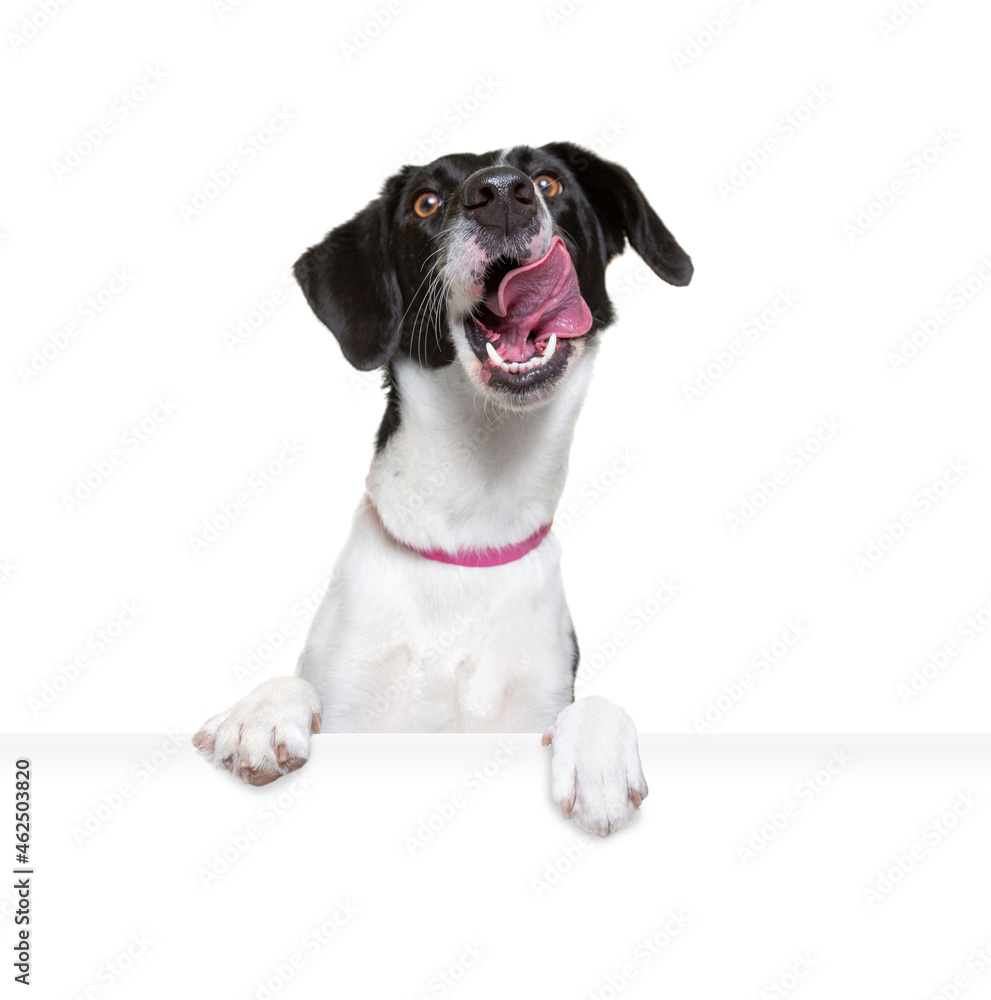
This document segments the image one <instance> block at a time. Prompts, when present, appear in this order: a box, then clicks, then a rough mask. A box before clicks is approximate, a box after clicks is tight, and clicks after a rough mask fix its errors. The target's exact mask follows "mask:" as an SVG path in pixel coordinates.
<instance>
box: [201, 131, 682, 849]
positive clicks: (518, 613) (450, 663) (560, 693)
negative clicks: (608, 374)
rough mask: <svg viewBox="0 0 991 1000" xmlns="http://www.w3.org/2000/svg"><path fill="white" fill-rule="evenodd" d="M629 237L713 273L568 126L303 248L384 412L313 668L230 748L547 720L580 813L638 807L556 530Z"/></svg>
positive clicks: (311, 280) (259, 761) (258, 774)
mask: <svg viewBox="0 0 991 1000" xmlns="http://www.w3.org/2000/svg"><path fill="white" fill-rule="evenodd" d="M627 241H629V243H630V245H631V246H632V247H633V249H634V250H636V252H637V253H638V254H639V255H640V257H641V258H642V259H643V260H644V262H645V263H646V264H647V265H648V266H649V267H650V268H651V270H652V271H654V273H655V274H657V275H658V276H659V277H661V278H662V279H664V280H665V281H666V282H668V283H670V284H671V285H678V286H680V285H687V284H688V283H689V281H690V280H691V277H692V272H693V267H692V263H691V260H690V258H689V257H688V255H687V254H686V253H685V251H684V250H683V249H682V248H681V247H680V246H679V245H678V243H677V241H676V240H675V238H674V237H673V236H672V235H671V233H670V232H669V231H668V229H667V228H666V226H665V225H664V223H663V222H662V221H661V219H660V218H659V217H658V215H657V213H656V212H655V211H654V209H653V208H652V207H651V206H650V204H649V203H648V202H647V200H646V198H645V197H644V194H643V192H642V191H641V189H640V187H639V185H638V184H637V182H636V181H635V180H634V179H633V177H632V176H631V175H630V174H629V172H628V171H627V170H625V169H624V168H623V167H621V166H619V165H618V164H615V163H612V162H609V161H607V160H604V159H602V158H601V157H599V156H598V155H596V154H594V153H592V152H590V151H589V150H587V149H583V148H582V147H580V146H577V145H574V144H572V143H566V142H558V143H550V144H548V145H545V146H541V147H537V148H535V147H529V146H517V147H513V148H510V149H505V150H501V151H496V152H490V153H485V154H481V155H473V154H457V155H449V156H443V157H441V158H440V159H437V160H435V161H434V162H432V163H429V164H427V165H425V166H407V167H404V168H403V169H401V170H400V171H399V172H398V173H397V174H395V175H394V176H393V177H390V178H389V179H388V180H387V181H386V182H385V184H384V186H383V187H382V189H381V193H380V194H379V196H378V197H377V198H376V199H374V200H373V201H372V202H371V203H370V204H369V205H367V206H366V207H365V208H364V209H362V210H361V211H359V212H358V213H357V214H356V215H355V216H354V217H353V218H352V219H351V220H350V221H348V222H345V223H344V224H343V225H340V226H338V227H337V228H336V229H333V230H331V231H330V232H329V233H328V234H327V236H326V237H325V238H324V240H323V242H321V243H319V244H317V245H315V246H312V247H310V249H308V250H307V251H306V252H305V253H304V254H303V255H302V256H301V257H300V258H299V260H298V261H297V262H296V265H295V269H294V273H295V276H296V279H297V281H298V282H299V284H300V286H301V288H302V291H303V294H304V296H305V298H306V301H307V302H308V303H309V305H310V307H311V308H312V310H313V312H314V313H315V314H316V316H317V317H318V318H319V319H320V320H321V321H322V322H323V323H324V324H325V325H326V326H327V327H329V329H330V330H331V331H332V332H333V334H334V335H335V336H336V338H337V340H338V342H339V345H340V348H341V351H342V353H343V355H344V357H345V358H346V359H347V361H348V362H350V363H351V364H352V365H353V366H354V367H355V368H358V369H360V370H362V371H370V370H372V369H377V368H382V369H383V370H384V385H385V389H386V395H387V401H386V408H385V415H384V417H383V418H382V422H381V425H380V426H379V429H378V433H377V436H376V439H375V448H374V457H373V459H372V463H371V471H370V472H369V474H368V477H367V479H366V493H365V496H364V498H363V500H362V502H361V503H360V505H359V507H358V509H357V511H356V513H355V515H354V520H353V524H352V527H351V532H350V535H349V537H348V539H347V542H346V543H345V546H344V549H343V551H342V552H341V554H340V556H339V558H338V561H337V563H336V566H335V569H334V572H333V573H332V575H331V580H330V583H329V586H328V589H327V593H326V595H325V597H324V600H323V602H322V604H321V605H320V607H319V609H318V611H317V613H316V615H315V617H314V619H313V622H312V625H311V628H310V631H309V634H308V636H307V639H306V642H305V646H304V648H303V651H302V654H301V656H300V659H299V663H298V666H297V670H296V674H295V676H293V677H279V678H274V679H270V680H268V681H265V682H264V683H262V684H260V685H259V686H258V687H257V688H256V689H255V690H254V691H252V692H251V693H250V694H249V695H247V696H246V697H245V698H242V699H241V700H240V701H239V702H237V704H235V705H234V706H233V707H231V708H230V709H228V710H227V711H226V712H222V713H220V714H219V715H215V716H214V717H213V718H211V719H209V720H208V721H207V722H206V723H205V724H204V725H203V727H202V728H201V729H200V730H199V732H198V733H196V735H195V736H194V737H193V743H194V745H195V746H196V747H197V749H198V751H199V753H200V754H202V755H203V756H204V757H206V758H207V759H208V760H209V761H210V762H211V763H213V764H214V765H216V766H218V767H221V768H223V769H225V770H227V771H229V772H230V773H231V774H233V775H234V776H235V777H238V778H240V779H242V780H244V781H246V782H249V783H250V784H253V785H264V784H266V783H268V782H269V781H272V780H274V779H275V778H277V777H279V776H280V775H282V774H286V773H289V772H290V771H293V770H295V769H296V768H298V767H300V766H301V765H302V764H304V763H305V762H306V760H307V757H308V756H309V751H310V736H311V733H318V732H320V731H321V729H322V730H323V731H325V732H327V731H329V732H335V733H353V732H432V733H436V732H469V733H470V732H497V733H510V732H514V733H526V732H542V731H544V737H543V743H544V745H545V746H546V745H548V744H550V745H551V747H552V753H553V756H552V761H551V795H552V798H553V799H554V801H555V802H556V803H557V804H558V805H560V806H561V810H562V813H563V815H564V817H565V818H571V819H572V820H574V821H575V822H576V823H577V825H578V826H579V827H581V828H582V829H583V830H586V831H588V832H592V833H596V834H599V835H601V836H605V835H606V834H609V833H611V832H612V831H614V830H618V829H620V828H621V827H623V826H625V825H626V824H627V823H629V822H630V821H631V820H632V819H633V818H634V817H635V816H636V815H637V814H638V810H639V807H640V804H641V802H642V801H643V799H644V798H645V797H646V795H647V784H646V781H645V780H644V775H643V770H642V767H641V763H640V755H639V749H638V744H637V734H636V729H635V727H634V725H633V721H632V720H631V719H630V717H629V716H628V715H627V714H626V712H624V711H623V710H622V709H621V708H619V707H618V706H616V705H614V704H612V703H611V702H609V701H607V700H606V699H604V698H600V697H594V696H590V697H585V698H581V699H579V700H577V701H576V700H575V699H574V679H575V672H576V670H577V666H578V657H579V651H578V644H577V641H576V638H575V631H574V628H573V626H572V621H571V617H570V614H569V612H568V607H567V604H566V602H565V598H564V589H563V586H562V581H561V573H560V568H559V558H560V546H559V543H558V540H557V539H556V538H555V536H554V535H553V534H550V533H549V531H550V526H551V521H552V518H553V515H554V509H555V507H556V505H557V503H558V501H559V499H560V497H561V494H562V491H563V489H564V485H565V478H566V475H567V470H568V454H569V450H570V446H571V441H572V436H573V432H574V427H575V421H576V419H577V417H578V413H579V410H580V408H581V404H582V400H583V398H584V396H585V393H586V389H587V386H588V382H589V377H590V374H591V370H592V362H593V358H594V356H595V354H596V350H597V346H598V343H599V334H600V333H601V332H602V331H603V330H604V329H605V328H606V327H608V326H609V324H610V323H611V322H612V321H613V319H614V313H613V307H612V304H611V303H610V300H609V297H608V295H607V294H606V283H605V274H606V267H607V265H608V263H609V261H610V260H611V259H612V258H613V257H614V256H616V255H617V254H619V253H621V252H622V251H623V249H624V246H625V245H626V242H627Z"/></svg>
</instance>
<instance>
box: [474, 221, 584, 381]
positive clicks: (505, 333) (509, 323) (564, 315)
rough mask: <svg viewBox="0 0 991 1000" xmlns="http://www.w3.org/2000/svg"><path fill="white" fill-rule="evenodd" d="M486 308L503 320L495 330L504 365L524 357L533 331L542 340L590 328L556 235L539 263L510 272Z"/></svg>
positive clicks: (568, 260)
mask: <svg viewBox="0 0 991 1000" xmlns="http://www.w3.org/2000/svg"><path fill="white" fill-rule="evenodd" d="M485 305H486V306H487V307H488V308H489V309H490V310H491V311H492V312H493V313H495V315H496V316H498V317H500V319H501V322H500V323H499V324H498V329H497V330H495V331H493V332H495V333H496V334H498V336H497V338H496V339H497V340H498V342H499V345H498V350H499V353H500V354H501V355H502V357H503V358H505V359H506V360H507V361H508V360H516V359H517V357H522V356H523V355H524V354H526V353H527V350H526V342H527V338H528V337H529V335H530V334H531V333H534V340H535V341H536V340H540V341H545V340H547V339H548V338H549V337H550V335H551V334H552V333H556V334H557V335H558V337H580V336H581V335H582V334H583V333H588V331H589V330H590V329H591V328H592V314H591V313H590V312H589V309H588V306H587V305H586V304H585V300H584V299H583V298H582V297H581V293H580V292H579V291H578V278H577V276H576V275H575V268H574V265H573V264H572V263H571V257H570V256H569V254H568V250H567V248H566V247H565V245H564V240H562V239H561V237H560V236H555V237H554V238H553V239H552V240H551V246H550V249H549V250H548V251H547V253H546V254H544V256H543V257H541V258H540V260H535V261H534V262H533V263H532V264H526V265H524V266H523V267H517V268H516V269H515V270H512V271H510V272H509V273H508V274H507V275H506V276H505V277H504V278H503V279H502V281H501V282H500V283H499V290H498V291H497V292H496V293H495V295H489V296H487V297H486V299H485ZM530 353H532V349H531V351H530ZM511 356H512V357H511Z"/></svg>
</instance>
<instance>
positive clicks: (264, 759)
mask: <svg viewBox="0 0 991 1000" xmlns="http://www.w3.org/2000/svg"><path fill="white" fill-rule="evenodd" d="M322 713H323V705H322V703H321V701H320V696H319V695H318V694H317V692H316V688H314V686H313V685H312V684H311V683H310V682H309V681H306V680H303V679H302V678H301V677H273V678H272V679H271V680H267V681H264V682H263V683H261V684H259V685H258V687H256V688H255V690H254V691H252V692H251V694H249V695H247V696H246V697H244V698H242V699H241V700H240V701H239V702H238V703H237V704H236V705H234V706H233V708H230V709H228V710H227V711H226V712H221V713H220V715H215V716H214V717H213V718H212V719H208V720H207V721H206V722H205V723H204V724H203V726H202V728H201V729H200V731H199V732H198V733H197V734H196V735H195V736H194V737H193V746H195V747H196V749H197V750H198V751H199V753H200V755H201V756H203V757H205V758H206V759H207V760H208V761H209V762H210V763H211V764H213V765H214V766H216V767H219V768H222V769H223V770H225V771H229V772H230V773H231V774H233V775H234V777H236V778H240V779H241V780H242V781H246V782H247V783H248V784H249V785H267V784H268V783H269V782H270V781H274V780H275V779H276V778H278V777H280V776H281V775H283V774H288V773H289V772H290V771H295V770H296V768H298V767H302V766H303V765H304V764H305V763H306V760H307V758H308V757H309V756H310V735H311V733H319V732H320V718H321V715H322Z"/></svg>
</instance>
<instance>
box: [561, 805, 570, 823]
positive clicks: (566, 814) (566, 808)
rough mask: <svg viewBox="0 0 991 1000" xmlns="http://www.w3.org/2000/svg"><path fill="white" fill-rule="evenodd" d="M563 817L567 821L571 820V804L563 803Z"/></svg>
mask: <svg viewBox="0 0 991 1000" xmlns="http://www.w3.org/2000/svg"><path fill="white" fill-rule="evenodd" d="M561 815H562V816H563V817H564V818H565V819H571V803H570V802H562V803H561Z"/></svg>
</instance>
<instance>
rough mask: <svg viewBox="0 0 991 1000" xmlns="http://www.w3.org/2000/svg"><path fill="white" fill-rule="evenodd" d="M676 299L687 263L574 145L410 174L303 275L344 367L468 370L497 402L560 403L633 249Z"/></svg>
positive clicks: (667, 236) (640, 205)
mask: <svg viewBox="0 0 991 1000" xmlns="http://www.w3.org/2000/svg"><path fill="white" fill-rule="evenodd" d="M627 239H628V240H629V242H630V244H631V245H632V246H633V248H634V249H635V250H636V251H637V253H639V254H640V256H641V257H642V258H643V260H644V261H645V262H646V263H647V265H648V266H649V267H650V268H651V269H652V270H653V271H654V272H655V273H656V274H657V275H658V276H660V277H661V278H663V279H664V280H665V281H668V282H670V283H671V284H673V285H687V284H688V282H689V281H690V280H691V277H692V264H691V260H690V259H689V257H688V255H687V254H686V253H685V252H684V250H682V249H681V247H680V246H679V245H678V243H677V242H676V241H675V239H674V237H673V236H672V235H671V233H670V232H668V230H667V228H666V227H665V225H664V223H663V222H661V220H660V219H659V218H658V216H657V213H656V212H655V211H654V210H653V209H652V208H651V206H650V205H649V204H648V203H647V200H646V199H645V198H644V196H643V193H642V192H641V190H640V188H639V186H638V185H637V183H636V181H634V180H633V178H632V177H631V176H630V174H629V173H628V172H627V171H626V170H624V169H623V168H622V167H620V166H618V165H617V164H614V163H609V162H607V161H605V160H602V159H600V158H599V157H598V156H596V155H594V154H593V153H590V152H588V151H587V150H584V149H582V148H580V147H578V146H575V145H572V144H571V143H551V144H549V145H547V146H541V147H539V148H531V147H529V146H518V147H515V148H513V149H511V150H507V151H503V152H492V153H485V154H482V155H470V154H457V155H452V156H444V157H441V158H440V159H438V160H435V161H434V162H433V163H430V164H427V165H426V166H423V167H412V166H409V167H404V168H403V169H402V170H401V171H400V172H399V173H397V174H396V175H395V176H393V177H390V178H389V179H388V180H387V181H386V183H385V185H384V186H383V188H382V193H381V194H380V196H379V197H378V198H376V199H375V200H374V201H373V202H371V203H370V204H369V205H368V206H367V207H366V208H364V209H362V211H360V212H359V213H358V214H357V215H356V216H355V217H354V218H353V219H351V220H350V221H349V222H346V223H344V225H341V226H338V227H337V228H336V229H334V230H332V231H331V232H330V233H328V234H327V236H326V238H325V239H324V241H323V242H322V243H320V244H318V245H317V246H314V247H311V248H310V249H309V250H307V251H306V253H304V254H303V255H302V257H300V259H299V260H298V261H297V262H296V268H295V273H296V277H297V280H298V281H299V283H300V285H301V287H302V289H303V292H304V294H305V295H306V298H307V301H308V302H309V303H310V306H311V307H312V308H313V311H314V312H315V313H316V314H317V316H318V317H319V318H320V320H321V321H322V322H323V323H325V324H326V325H327V326H328V327H329V328H330V329H331V330H332V331H333V333H334V334H335V336H336V337H337V339H338V341H339V342H340V345H341V349H342V351H343V352H344V356H345V357H346V358H347V360H348V361H350V362H351V364H353V365H354V366H355V367H356V368H360V369H362V370H369V369H372V368H378V367H380V366H381V365H386V364H389V363H390V362H391V361H392V360H393V358H395V357H396V356H397V355H398V354H400V353H401V354H403V355H405V356H408V357H409V358H411V359H413V360H415V361H417V362H418V363H419V364H421V365H424V366H426V367H431V368H433V367H439V366H442V365H451V364H459V365H460V366H461V367H462V368H463V369H464V372H465V376H466V378H468V379H469V380H470V381H471V383H472V384H474V386H475V387H476V388H477V389H478V390H479V391H480V392H482V393H484V394H485V395H486V396H487V397H490V398H492V399H493V400H494V401H495V402H497V403H501V404H502V405H504V406H508V407H512V408H521V407H528V406H532V405H535V404H539V403H541V402H544V401H546V400H547V399H548V398H550V396H551V394H552V393H553V391H554V388H555V387H556V386H557V385H559V384H560V383H561V382H562V381H563V379H564V378H565V377H566V376H567V373H568V371H569V370H571V368H572V367H573V366H574V365H576V364H578V363H579V360H580V358H581V356H582V354H583V352H584V347H585V343H586V342H587V340H588V339H589V338H590V337H592V336H594V335H595V334H596V333H598V331H599V330H601V329H603V328H604V327H606V326H607V325H608V324H609V323H610V322H612V319H613V310H612V304H611V303H610V301H609V299H608V297H607V295H606V287H605V271H606V265H607V264H608V263H609V261H610V259H611V258H612V257H613V256H614V255H615V254H618V253H621V252H622V250H623V247H624V245H625V242H626V240H627Z"/></svg>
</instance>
